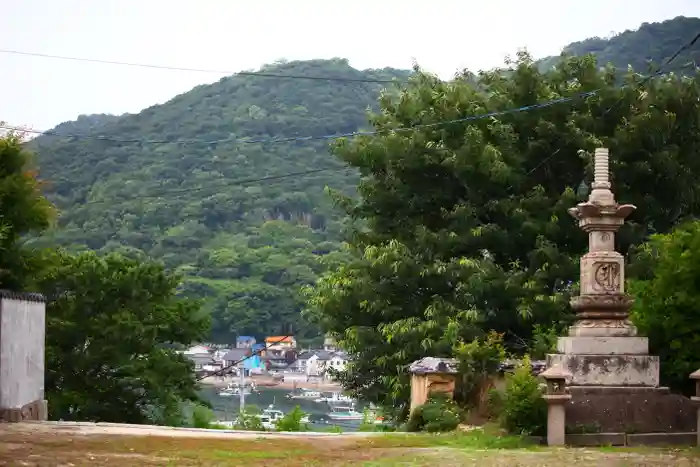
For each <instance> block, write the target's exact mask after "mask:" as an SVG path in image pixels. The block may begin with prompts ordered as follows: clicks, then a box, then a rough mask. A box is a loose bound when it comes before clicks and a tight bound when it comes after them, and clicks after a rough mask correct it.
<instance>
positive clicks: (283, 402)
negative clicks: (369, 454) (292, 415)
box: [200, 387, 364, 431]
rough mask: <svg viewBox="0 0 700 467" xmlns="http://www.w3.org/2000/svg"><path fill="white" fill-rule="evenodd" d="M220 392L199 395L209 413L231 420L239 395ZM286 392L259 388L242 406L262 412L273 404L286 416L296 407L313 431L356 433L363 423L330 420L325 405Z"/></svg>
mask: <svg viewBox="0 0 700 467" xmlns="http://www.w3.org/2000/svg"><path fill="white" fill-rule="evenodd" d="M219 391H220V389H217V388H215V387H204V388H202V390H201V391H200V393H201V394H202V397H204V399H206V400H207V401H209V403H210V404H211V405H212V410H213V411H214V414H215V415H216V418H217V419H218V420H234V419H235V418H236V417H237V416H238V412H239V406H240V398H239V396H219ZM289 393H290V390H288V389H279V388H264V387H262V388H259V389H258V392H255V393H253V394H250V395H247V396H245V405H246V406H251V405H254V406H256V407H258V408H259V409H260V410H262V409H265V408H267V407H268V406H269V405H271V404H273V405H274V406H275V408H276V409H278V410H281V411H282V412H284V413H285V414H286V413H288V412H290V411H292V410H293V409H294V407H295V406H297V405H298V406H299V407H300V408H301V410H302V411H304V412H305V413H306V414H308V415H309V419H310V421H311V423H309V428H311V429H312V430H328V429H330V428H332V427H333V426H337V427H339V428H340V429H342V430H343V431H357V430H358V428H359V426H360V424H361V423H362V422H361V421H359V420H347V421H345V420H344V421H338V420H331V419H330V418H329V417H328V413H329V412H330V406H329V405H328V404H326V403H320V402H314V401H311V400H304V399H288V398H287V397H285V396H286V395H287V394H289ZM363 408H364V407H363V405H362V404H357V406H356V410H358V411H360V412H361V411H362V410H363Z"/></svg>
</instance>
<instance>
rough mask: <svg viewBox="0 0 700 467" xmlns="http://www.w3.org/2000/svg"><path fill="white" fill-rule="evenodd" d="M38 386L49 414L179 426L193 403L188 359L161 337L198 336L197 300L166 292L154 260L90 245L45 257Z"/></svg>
mask: <svg viewBox="0 0 700 467" xmlns="http://www.w3.org/2000/svg"><path fill="white" fill-rule="evenodd" d="M46 261H47V264H48V267H47V268H46V270H45V271H44V272H43V274H42V275H41V277H40V278H39V280H38V283H39V285H40V290H41V291H42V292H43V293H45V294H46V295H47V297H49V301H48V304H47V325H46V333H47V337H46V393H47V397H48V400H49V410H50V416H51V418H53V419H64V420H92V421H109V422H125V423H147V422H150V423H159V424H179V423H181V420H182V413H181V410H182V406H183V404H184V403H186V402H188V401H190V402H200V401H199V396H198V394H197V384H196V382H195V377H194V371H193V368H192V364H191V363H190V362H189V361H188V360H187V359H186V358H185V357H184V356H182V355H181V354H179V353H176V352H175V351H173V350H171V349H170V348H169V344H174V343H179V344H184V345H187V344H189V343H191V342H193V341H199V340H201V339H202V338H203V337H204V336H205V335H206V333H207V331H208V327H209V323H208V318H207V317H206V316H205V315H203V314H202V313H201V312H199V310H198V304H197V303H196V302H193V301H189V300H183V299H180V298H177V297H176V296H175V289H176V287H177V286H178V283H179V281H180V278H178V277H176V276H173V275H170V274H168V273H167V272H166V271H165V270H164V268H163V266H162V265H160V264H158V263H153V262H149V261H145V260H143V259H141V260H135V259H129V258H125V257H123V256H121V255H119V254H116V253H112V254H108V255H105V256H99V255H97V254H96V253H94V252H84V253H80V254H78V255H70V254H67V253H64V252H58V253H55V254H50V255H49V257H48V258H47V259H46Z"/></svg>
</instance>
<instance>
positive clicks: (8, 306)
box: [0, 291, 46, 412]
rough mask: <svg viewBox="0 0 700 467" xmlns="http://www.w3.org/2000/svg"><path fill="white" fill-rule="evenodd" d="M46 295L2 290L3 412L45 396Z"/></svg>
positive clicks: (0, 355)
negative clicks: (44, 299)
mask: <svg viewBox="0 0 700 467" xmlns="http://www.w3.org/2000/svg"><path fill="white" fill-rule="evenodd" d="M45 329H46V314H45V304H44V301H43V297H41V296H40V295H34V294H13V293H10V292H2V291H0V412H2V411H6V410H7V409H10V410H12V409H21V408H22V407H23V406H26V405H27V404H30V403H33V402H36V401H43V399H44V336H45V332H46V331H45Z"/></svg>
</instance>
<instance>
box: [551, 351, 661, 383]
mask: <svg viewBox="0 0 700 467" xmlns="http://www.w3.org/2000/svg"><path fill="white" fill-rule="evenodd" d="M554 365H560V366H561V367H562V368H565V369H566V370H568V371H569V372H570V373H571V375H572V378H571V381H570V382H569V383H568V384H570V385H573V386H648V387H658V386H659V357H657V356H651V355H595V354H591V355H581V354H549V355H547V366H548V367H552V366H554Z"/></svg>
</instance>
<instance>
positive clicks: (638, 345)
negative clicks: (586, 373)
mask: <svg viewBox="0 0 700 467" xmlns="http://www.w3.org/2000/svg"><path fill="white" fill-rule="evenodd" d="M557 352H559V353H563V354H580V355H647V354H648V353H649V339H648V338H646V337H599V336H596V337H588V336H579V337H560V338H559V339H558V340H557Z"/></svg>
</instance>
